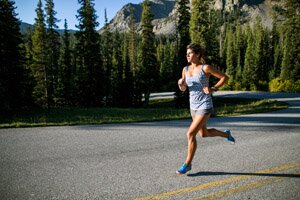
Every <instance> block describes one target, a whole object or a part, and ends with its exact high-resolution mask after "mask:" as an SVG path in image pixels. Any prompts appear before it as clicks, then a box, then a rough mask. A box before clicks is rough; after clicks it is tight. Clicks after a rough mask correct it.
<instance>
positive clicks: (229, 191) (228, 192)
mask: <svg viewBox="0 0 300 200" xmlns="http://www.w3.org/2000/svg"><path fill="white" fill-rule="evenodd" d="M292 173H294V174H300V171H294V172H292ZM287 178H288V177H275V178H267V179H264V180H260V181H256V182H253V183H250V184H247V185H242V186H239V187H234V188H230V189H227V190H222V191H218V192H215V193H212V194H209V195H206V196H203V197H199V198H194V199H193V200H204V199H219V198H223V197H225V196H230V195H232V194H234V193H238V192H243V191H246V190H251V189H255V188H258V187H262V186H265V185H268V184H272V183H274V182H279V181H283V180H285V179H287Z"/></svg>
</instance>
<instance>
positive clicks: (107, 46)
mask: <svg viewBox="0 0 300 200" xmlns="http://www.w3.org/2000/svg"><path fill="white" fill-rule="evenodd" d="M104 19H105V24H104V31H103V33H102V35H101V44H102V45H101V52H102V60H103V70H104V74H105V76H104V79H105V83H106V84H105V96H106V104H109V99H110V98H109V96H110V95H111V88H112V86H113V85H112V83H111V82H110V78H111V69H112V67H113V66H112V65H113V64H112V58H113V57H112V55H113V45H112V44H113V35H112V33H111V32H110V30H109V23H108V19H107V14H106V9H105V10H104Z"/></svg>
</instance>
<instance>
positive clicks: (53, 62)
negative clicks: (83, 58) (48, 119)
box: [45, 0, 60, 104]
mask: <svg viewBox="0 0 300 200" xmlns="http://www.w3.org/2000/svg"><path fill="white" fill-rule="evenodd" d="M45 10H46V27H47V31H46V32H47V36H46V49H45V51H46V54H47V61H46V65H47V68H48V77H49V79H48V80H49V81H48V96H49V100H50V101H49V103H50V104H55V103H56V101H57V99H58V91H57V89H58V74H59V71H58V68H59V67H58V61H59V54H60V35H59V33H58V32H57V31H56V30H55V29H57V28H58V26H57V24H56V23H57V22H59V20H58V19H56V17H55V15H56V11H55V10H54V3H53V0H46V7H45Z"/></svg>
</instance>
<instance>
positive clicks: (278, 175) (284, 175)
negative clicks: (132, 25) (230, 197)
mask: <svg viewBox="0 0 300 200" xmlns="http://www.w3.org/2000/svg"><path fill="white" fill-rule="evenodd" d="M223 175H245V176H266V177H290V178H300V174H269V173H247V172H246V173H243V172H209V171H204V172H198V173H193V174H188V175H187V176H190V177H197V176H223Z"/></svg>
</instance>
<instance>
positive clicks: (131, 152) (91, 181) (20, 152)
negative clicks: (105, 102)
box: [0, 92, 300, 200]
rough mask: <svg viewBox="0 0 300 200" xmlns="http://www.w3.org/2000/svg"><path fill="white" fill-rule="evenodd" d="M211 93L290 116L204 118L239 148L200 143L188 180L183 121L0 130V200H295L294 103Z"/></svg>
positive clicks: (299, 195)
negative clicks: (260, 102)
mask: <svg viewBox="0 0 300 200" xmlns="http://www.w3.org/2000/svg"><path fill="white" fill-rule="evenodd" d="M217 94H218V95H223V96H225V97H229V98H230V97H232V96H234V97H236V96H245V95H246V96H248V97H252V96H255V97H258V98H261V97H266V98H271V99H281V100H284V101H287V102H289V103H290V104H291V107H289V108H288V109H285V110H281V111H276V112H272V113H264V114H252V115H243V116H236V117H223V118H212V119H211V120H210V121H209V124H208V126H210V127H216V128H218V129H225V128H231V129H232V131H233V134H234V136H235V137H236V139H237V144H236V145H230V144H229V143H228V142H226V141H224V140H223V139H221V138H208V139H201V138H200V137H199V138H198V151H197V153H196V156H195V160H194V162H193V169H192V171H191V172H190V173H189V174H187V175H176V174H175V171H176V169H177V168H178V167H179V166H180V165H181V164H182V162H183V161H184V159H185V156H186V145H187V144H186V138H185V132H186V130H187V127H188V125H189V123H190V120H177V121H164V122H151V123H133V124H119V125H95V126H70V127H68V126H67V127H46V128H19V129H0V199H1V200H2V199H3V200H6V199H20V200H24V199H39V200H40V199H71V200H74V199H150V198H153V199H203V198H208V199H215V198H223V199H280V200H281V199H300V175H299V174H300V156H299V155H300V94H294V95H290V94H275V95H274V94H269V93H240V92H233V93H230V94H228V93H223V92H220V93H216V95H217Z"/></svg>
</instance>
